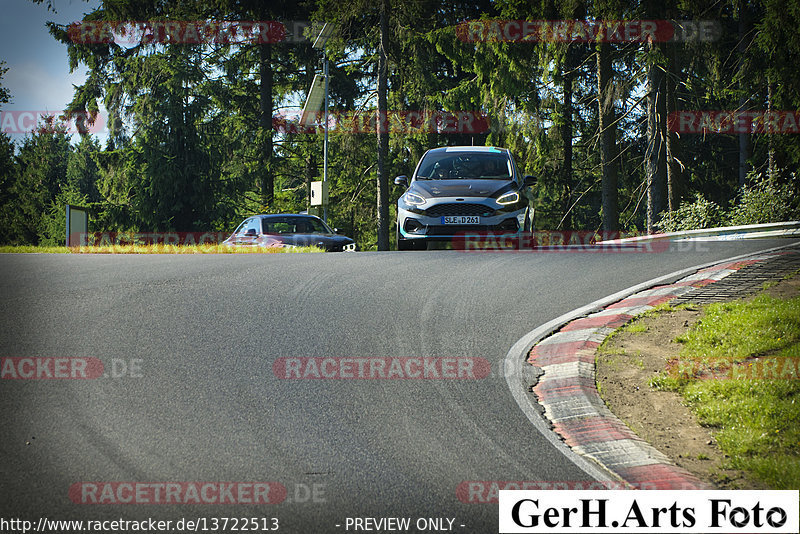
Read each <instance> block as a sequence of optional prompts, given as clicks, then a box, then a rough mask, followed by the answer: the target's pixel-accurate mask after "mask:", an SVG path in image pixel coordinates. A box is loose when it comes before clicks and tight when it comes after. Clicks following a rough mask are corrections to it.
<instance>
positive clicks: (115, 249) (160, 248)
mask: <svg viewBox="0 0 800 534" xmlns="http://www.w3.org/2000/svg"><path fill="white" fill-rule="evenodd" d="M296 252H323V250H322V249H321V248H319V247H295V248H280V247H228V246H225V245H220V244H204V245H165V244H155V245H109V246H98V247H94V246H92V247H35V246H0V253H6V254H7V253H40V254H276V253H296Z"/></svg>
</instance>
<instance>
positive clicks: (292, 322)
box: [0, 239, 790, 533]
mask: <svg viewBox="0 0 800 534" xmlns="http://www.w3.org/2000/svg"><path fill="white" fill-rule="evenodd" d="M788 243H790V241H789V240H777V239H773V240H747V241H738V242H720V243H695V244H693V245H691V246H684V248H691V250H680V251H678V250H673V251H669V252H659V253H578V252H560V253H467V252H458V251H429V252H405V253H397V252H390V253H356V254H346V253H344V254H271V255H198V256H189V255H185V256H184V255H174V256H173V255H163V256H161V255H142V256H132V255H118V256H113V255H103V256H100V255H85V256H82V255H60V254H59V255H39V254H19V255H0V272H1V273H2V274H1V275H0V287H2V289H0V291H1V292H2V293H1V294H2V300H3V306H2V311H1V312H0V356H2V357H3V358H23V357H27V358H45V357H50V358H74V357H82V358H97V359H99V360H101V361H102V362H103V367H104V370H105V374H106V376H105V377H100V378H97V379H87V380H70V379H63V380H60V379H52V380H48V379H44V380H22V379H18V380H15V379H11V378H9V377H8V374H7V373H5V374H4V375H3V376H4V378H3V379H2V380H0V411H1V412H2V432H0V460H1V463H0V465H1V467H0V495H2V501H1V502H2V505H1V506H2V510H1V513H2V516H3V517H5V518H9V517H19V518H26V519H31V520H34V521H35V520H37V519H38V518H40V517H47V518H48V519H118V518H128V519H133V518H140V519H141V518H148V517H152V518H154V519H161V520H173V521H175V520H178V519H181V518H188V519H194V520H196V519H197V518H201V517H204V518H212V517H225V516H227V517H232V516H238V517H248V518H249V517H259V518H261V517H266V518H273V517H274V518H277V519H278V520H279V527H280V528H279V531H281V532H290V533H295V532H346V531H347V530H346V520H347V518H348V517H350V518H354V517H375V518H380V517H384V518H386V517H409V518H411V521H412V525H413V524H414V522H415V521H416V520H417V519H418V518H449V519H452V520H454V521H453V523H452V526H451V527H450V528H452V530H453V531H455V532H497V505H496V504H486V503H477V502H473V503H464V502H462V501H461V500H459V497H458V496H457V494H456V489H457V488H458V487H459V485H460V484H461V483H462V482H465V481H509V480H515V481H542V482H545V481H580V480H589V475H587V474H586V473H585V472H583V471H582V470H581V469H580V468H579V467H578V466H577V465H576V464H575V463H574V462H573V461H571V460H570V459H569V458H567V457H566V456H565V455H563V454H562V453H561V452H560V451H559V450H557V449H556V448H554V447H553V446H552V445H551V443H550V441H548V440H547V439H545V438H544V437H543V436H542V435H541V434H540V433H539V432H538V431H537V430H536V428H535V427H534V426H533V425H532V424H531V423H530V421H529V420H528V419H527V418H526V416H525V415H524V414H523V412H522V411H521V410H520V408H519V407H518V406H517V404H516V402H515V400H514V398H513V397H512V395H511V393H510V391H509V389H508V385H507V383H506V380H505V378H504V377H503V374H502V372H501V367H500V366H501V363H502V361H503V360H504V358H505V357H506V354H507V352H508V350H509V348H510V347H511V346H512V345H513V344H514V343H515V342H516V341H517V340H518V339H519V338H521V337H522V336H524V335H525V334H526V333H527V332H529V331H530V330H532V329H533V328H535V327H536V326H538V325H541V324H543V323H545V322H547V321H549V320H551V319H553V318H555V317H557V316H559V315H562V314H563V313H565V312H568V311H570V310H572V309H574V308H577V307H580V306H582V305H584V304H586V303H588V302H591V301H594V300H596V299H599V298H601V297H604V296H606V295H609V294H611V293H614V292H616V291H619V290H622V289H624V288H627V287H629V286H632V285H634V284H638V283H640V282H644V281H647V280H649V279H651V278H655V277H657V276H661V275H665V274H668V273H671V272H673V271H677V270H679V269H683V268H686V267H691V266H694V265H699V264H703V263H707V262H711V261H715V260H722V259H725V258H728V257H732V256H736V255H740V254H744V253H747V252H754V251H758V250H763V249H766V248H770V247H774V246H779V245H785V244H788ZM309 357H315V358H324V357H348V358H353V359H354V361H356V360H358V359H368V358H376V357H416V358H424V357H450V358H459V357H461V358H463V357H469V358H482V359H484V360H486V361H488V362H489V363H490V364H491V366H492V373H491V375H489V376H488V377H485V378H475V379H446V380H445V379H412V380H396V379H375V380H357V379H350V380H348V379H336V380H334V379H330V380H326V379H319V380H316V379H300V380H298V379H279V378H278V377H276V376H275V372H274V368H273V364H275V362H276V360H278V359H279V358H283V359H292V358H309ZM282 361H285V360H282ZM3 369H4V370H6V371H7V369H6V367H3ZM103 482H128V483H131V484H133V483H137V482H138V483H142V484H145V485H146V484H155V483H167V482H195V483H196V484H197V485H201V484H202V483H204V482H215V483H216V482H226V483H230V482H241V483H264V482H267V483H273V485H272V486H269V487H270V488H272V489H273V490H274V489H275V488H277V487H279V486H277V485H275V483H277V484H280V485H282V487H285V488H286V491H287V493H286V498H285V499H284V500H282V502H280V503H272V504H237V505H232V504H195V503H193V502H192V501H185V502H188V504H175V503H174V502H172V503H165V504H144V503H143V501H141V500H139V501H138V503H137V502H131V503H126V504H114V503H106V504H91V503H82V502H81V499H82V498H83V499H84V500H85V499H86V498H87V497H86V493H85V492H86V491H87V488H91V487H93V486H89V485H79V483H93V484H96V485H98V487H100V488H102V487H103ZM76 484H78V486H77V487H78V493H73V494H72V497H73V498H74V499H76V500H78V503H75V502H73V500H71V495H70V488H71V487H73V492H74V491H76V490H75V489H74V488H75V487H76V486H74V485H76ZM115 487H118V486H115ZM131 487H133V486H131ZM137 487H138V486H137ZM276 491H277V490H276ZM81 492H83V493H81ZM76 495H77V496H76ZM94 495H95V496H100V493H99V490H98V493H96V494H94ZM124 495H125V496H126V497H127V498H130V497H131V493H130V492H128V493H125V494H124ZM271 495H273V496H274V495H275V494H271ZM250 497H252V494H250ZM247 498H249V497H247V495H245V497H244V498H243V499H242V500H246V499H247ZM136 500H137V499H134V501H136ZM337 525H339V526H337ZM443 525H444V526H445V527H447V526H448V525H449V523H448V521H444V523H443ZM462 525H463V526H462ZM349 530H350V531H353V528H352V527H351V528H349ZM443 530H445V529H443V528H439V529H438V530H434V531H443ZM412 531H414V530H413V529H412Z"/></svg>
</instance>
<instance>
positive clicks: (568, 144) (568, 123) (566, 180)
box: [561, 45, 575, 228]
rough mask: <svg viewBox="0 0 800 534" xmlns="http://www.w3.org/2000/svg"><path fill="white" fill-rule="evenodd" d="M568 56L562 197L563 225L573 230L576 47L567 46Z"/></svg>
mask: <svg viewBox="0 0 800 534" xmlns="http://www.w3.org/2000/svg"><path fill="white" fill-rule="evenodd" d="M567 46H568V47H569V48H568V49H567V52H566V55H565V57H564V64H563V65H562V79H563V90H564V104H563V106H562V110H563V111H562V116H563V118H562V121H563V122H562V124H561V144H562V146H563V147H564V163H563V165H562V167H561V183H562V186H563V187H564V192H563V196H562V205H563V210H564V219H563V220H562V224H565V225H566V226H567V227H568V228H572V227H573V225H572V216H571V215H570V214H569V211H570V197H571V196H572V92H573V80H574V79H575V74H574V72H573V71H574V69H575V65H574V63H575V61H574V56H575V51H574V50H575V47H574V46H570V45H567Z"/></svg>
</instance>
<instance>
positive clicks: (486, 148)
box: [428, 146, 508, 154]
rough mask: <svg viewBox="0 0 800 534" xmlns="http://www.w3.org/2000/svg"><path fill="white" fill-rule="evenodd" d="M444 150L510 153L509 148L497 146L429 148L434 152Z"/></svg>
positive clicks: (430, 151)
mask: <svg viewBox="0 0 800 534" xmlns="http://www.w3.org/2000/svg"><path fill="white" fill-rule="evenodd" d="M443 152H472V153H475V154H486V153H494V154H508V149H507V148H500V147H496V146H443V147H439V148H432V149H430V150H428V153H434V154H435V153H443Z"/></svg>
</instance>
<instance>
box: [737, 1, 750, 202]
mask: <svg viewBox="0 0 800 534" xmlns="http://www.w3.org/2000/svg"><path fill="white" fill-rule="evenodd" d="M745 9H746V2H745V1H744V0H739V5H738V11H739V43H738V45H737V46H736V48H737V52H738V55H739V111H746V110H747V108H748V107H749V102H748V101H749V99H748V98H747V96H746V92H747V87H746V86H745V83H744V80H745V77H746V74H745V69H746V68H747V66H746V64H745V58H746V57H747V43H746V40H748V31H749V28H748V23H747V20H746V16H745ZM750 151H751V146H750V134H747V133H740V134H739V188H741V187H743V186H744V184H745V183H747V172H748V171H749V170H750V167H749V165H748V163H747V160H748V159H749V158H750Z"/></svg>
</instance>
